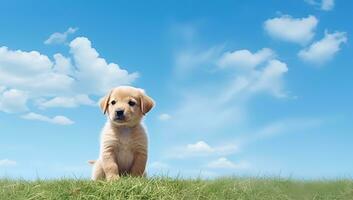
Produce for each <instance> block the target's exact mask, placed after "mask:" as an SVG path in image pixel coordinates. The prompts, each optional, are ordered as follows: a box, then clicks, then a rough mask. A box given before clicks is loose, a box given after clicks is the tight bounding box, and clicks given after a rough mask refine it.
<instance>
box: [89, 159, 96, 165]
mask: <svg viewBox="0 0 353 200" xmlns="http://www.w3.org/2000/svg"><path fill="white" fill-rule="evenodd" d="M94 163H96V161H95V160H89V161H88V164H90V165H94Z"/></svg>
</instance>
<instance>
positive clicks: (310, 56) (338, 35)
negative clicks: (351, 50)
mask: <svg viewBox="0 0 353 200" xmlns="http://www.w3.org/2000/svg"><path fill="white" fill-rule="evenodd" d="M346 42H347V35H346V33H344V32H335V33H331V34H330V33H328V32H325V36H324V38H323V39H321V40H319V41H316V42H314V43H312V44H311V45H310V46H309V47H308V48H306V49H303V50H301V51H300V52H299V53H298V56H299V57H300V58H301V59H303V60H304V61H308V62H312V63H316V64H323V63H325V62H327V61H329V60H331V59H332V58H333V56H334V55H335V54H336V53H337V52H338V51H339V50H340V46H341V44H343V43H346Z"/></svg>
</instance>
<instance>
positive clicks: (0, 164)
mask: <svg viewBox="0 0 353 200" xmlns="http://www.w3.org/2000/svg"><path fill="white" fill-rule="evenodd" d="M15 165H17V162H16V161H14V160H9V159H2V160H0V167H9V166H15Z"/></svg>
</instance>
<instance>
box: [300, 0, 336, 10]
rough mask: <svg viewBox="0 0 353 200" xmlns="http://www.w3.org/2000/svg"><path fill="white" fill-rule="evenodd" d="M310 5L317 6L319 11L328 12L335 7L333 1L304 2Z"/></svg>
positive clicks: (313, 0) (315, 0) (306, 0)
mask: <svg viewBox="0 0 353 200" xmlns="http://www.w3.org/2000/svg"><path fill="white" fill-rule="evenodd" d="M305 2H307V3H308V4H310V5H314V6H318V7H319V8H320V9H321V10H324V11H330V10H332V9H333V8H334V7H335V1H334V0H321V1H320V0H305Z"/></svg>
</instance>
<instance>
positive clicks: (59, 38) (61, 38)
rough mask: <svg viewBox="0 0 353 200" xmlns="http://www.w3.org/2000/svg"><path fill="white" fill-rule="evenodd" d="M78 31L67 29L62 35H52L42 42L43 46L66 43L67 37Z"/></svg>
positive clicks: (57, 33)
mask: <svg viewBox="0 0 353 200" xmlns="http://www.w3.org/2000/svg"><path fill="white" fill-rule="evenodd" d="M77 30H78V28H72V27H70V28H68V29H67V30H66V31H65V32H63V33H59V32H56V33H53V34H51V35H50V36H49V38H48V39H47V40H45V41H44V44H62V43H65V42H66V41H67V37H68V36H69V35H70V34H74V33H75V32H76V31H77Z"/></svg>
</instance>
